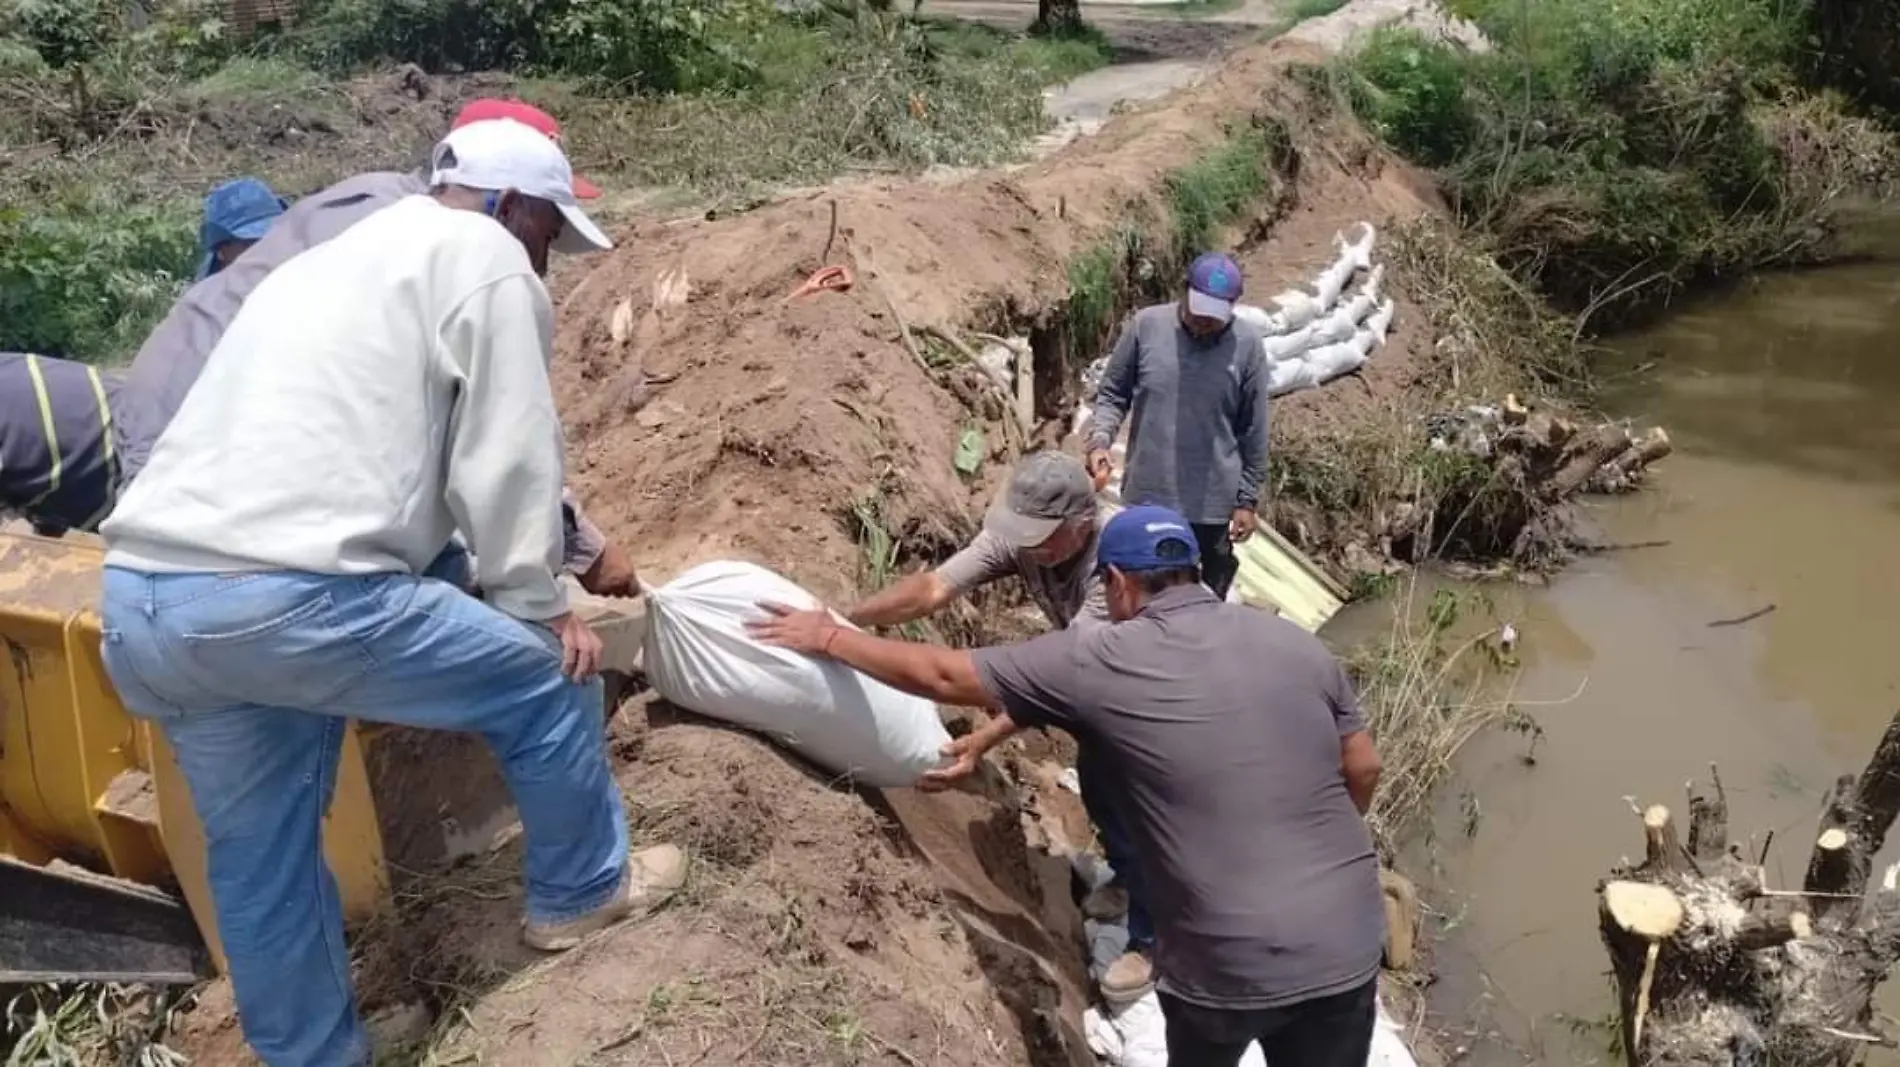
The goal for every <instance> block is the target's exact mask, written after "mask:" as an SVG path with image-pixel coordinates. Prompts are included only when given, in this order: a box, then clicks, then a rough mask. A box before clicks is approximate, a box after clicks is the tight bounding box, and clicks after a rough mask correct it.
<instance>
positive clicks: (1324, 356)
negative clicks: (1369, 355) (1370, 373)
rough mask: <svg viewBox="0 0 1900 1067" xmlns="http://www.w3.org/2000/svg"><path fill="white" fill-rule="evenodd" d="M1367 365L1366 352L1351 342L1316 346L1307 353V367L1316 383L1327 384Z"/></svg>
mask: <svg viewBox="0 0 1900 1067" xmlns="http://www.w3.org/2000/svg"><path fill="white" fill-rule="evenodd" d="M1365 365H1366V354H1365V353H1364V352H1361V351H1359V349H1358V348H1357V347H1355V346H1354V345H1353V344H1352V343H1351V342H1347V343H1345V344H1338V345H1327V346H1326V347H1324V348H1315V349H1313V350H1312V351H1311V352H1308V353H1307V354H1306V369H1307V370H1308V371H1309V372H1310V373H1311V374H1312V376H1313V382H1314V384H1316V385H1325V384H1326V383H1327V382H1330V381H1332V380H1333V379H1334V378H1338V377H1340V376H1341V375H1346V374H1351V373H1352V372H1353V371H1356V370H1358V369H1359V368H1360V367H1363V366H1365Z"/></svg>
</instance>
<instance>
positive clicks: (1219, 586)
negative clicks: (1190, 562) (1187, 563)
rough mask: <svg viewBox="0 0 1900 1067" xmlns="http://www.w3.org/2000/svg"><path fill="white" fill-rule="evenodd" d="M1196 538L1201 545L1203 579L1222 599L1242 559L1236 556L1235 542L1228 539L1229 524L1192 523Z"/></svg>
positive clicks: (1225, 596)
mask: <svg viewBox="0 0 1900 1067" xmlns="http://www.w3.org/2000/svg"><path fill="white" fill-rule="evenodd" d="M1191 525H1192V527H1193V529H1194V540H1195V542H1196V543H1198V544H1199V545H1200V546H1201V581H1203V582H1206V583H1207V587H1208V588H1209V589H1212V590H1213V591H1214V595H1215V596H1217V597H1220V598H1221V599H1222V600H1226V599H1227V590H1228V587H1230V586H1232V585H1233V584H1234V575H1235V574H1238V573H1239V572H1240V560H1238V559H1236V558H1235V557H1234V543H1233V542H1232V541H1229V540H1228V539H1227V524H1226V523H1224V522H1218V523H1206V524H1202V523H1198V522H1197V523H1192V524H1191Z"/></svg>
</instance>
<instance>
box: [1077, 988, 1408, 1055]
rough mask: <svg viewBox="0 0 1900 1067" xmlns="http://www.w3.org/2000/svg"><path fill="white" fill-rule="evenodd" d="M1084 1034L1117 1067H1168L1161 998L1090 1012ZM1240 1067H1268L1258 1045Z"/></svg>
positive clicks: (1084, 1020)
mask: <svg viewBox="0 0 1900 1067" xmlns="http://www.w3.org/2000/svg"><path fill="white" fill-rule="evenodd" d="M1082 1033H1083V1034H1084V1035H1085V1037H1086V1038H1087V1040H1088V1043H1089V1047H1090V1048H1091V1049H1093V1050H1095V1054H1096V1055H1098V1056H1101V1057H1102V1059H1103V1061H1104V1062H1106V1063H1109V1064H1112V1065H1114V1067H1168V1024H1167V1021H1166V1020H1165V1019H1164V1018H1163V1017H1162V1015H1161V998H1160V997H1158V996H1156V995H1155V994H1153V993H1149V994H1148V995H1147V996H1144V997H1142V998H1141V999H1140V1000H1137V1001H1135V1002H1134V1003H1132V1004H1129V1005H1127V1006H1126V1007H1121V1008H1116V1007H1106V1008H1090V1009H1088V1010H1087V1011H1085V1012H1083V1013H1082ZM1375 1036H1376V1035H1375ZM1240 1067H1267V1058H1266V1057H1265V1056H1263V1055H1261V1053H1260V1046H1259V1045H1258V1044H1252V1045H1248V1046H1247V1051H1246V1052H1245V1053H1244V1054H1243V1055H1242V1056H1241V1057H1240Z"/></svg>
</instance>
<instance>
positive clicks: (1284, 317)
mask: <svg viewBox="0 0 1900 1067" xmlns="http://www.w3.org/2000/svg"><path fill="white" fill-rule="evenodd" d="M1375 239H1376V233H1375V231H1374V230H1373V228H1372V224H1371V223H1369V222H1362V223H1360V224H1359V236H1358V238H1357V239H1355V240H1352V241H1348V240H1347V239H1346V237H1345V235H1344V234H1340V235H1337V236H1335V237H1334V238H1333V244H1334V247H1336V248H1337V249H1338V250H1339V256H1338V258H1337V259H1335V260H1333V262H1332V263H1331V264H1329V265H1327V267H1326V269H1325V270H1322V271H1321V272H1320V274H1319V277H1318V278H1316V279H1315V280H1314V282H1313V292H1311V293H1308V292H1306V291H1305V290H1303V289H1288V290H1287V291H1286V292H1284V293H1281V294H1280V295H1278V296H1276V297H1274V298H1273V301H1272V303H1273V306H1274V310H1272V311H1268V310H1266V309H1264V308H1258V307H1254V306H1253V305H1251V304H1241V305H1239V306H1238V307H1236V308H1235V309H1234V317H1235V318H1237V319H1239V320H1240V321H1242V322H1245V323H1247V324H1248V325H1250V326H1252V327H1253V328H1254V329H1256V330H1258V331H1260V334H1261V341H1260V351H1261V355H1262V356H1263V357H1264V358H1265V359H1266V361H1267V365H1268V367H1269V368H1270V374H1271V379H1270V383H1271V384H1270V385H1269V390H1270V391H1271V393H1272V394H1273V395H1274V396H1285V395H1286V394H1288V393H1294V392H1298V391H1300V390H1302V389H1316V388H1318V387H1319V386H1322V385H1325V384H1326V383H1327V382H1330V381H1332V380H1333V379H1334V378H1338V377H1340V376H1341V375H1345V374H1351V373H1352V372H1354V371H1356V370H1358V369H1359V368H1360V367H1363V366H1365V364H1366V360H1367V359H1368V358H1370V356H1371V354H1372V350H1373V349H1375V348H1377V347H1379V346H1380V345H1382V344H1384V343H1385V337H1386V333H1387V332H1388V331H1389V330H1390V329H1391V328H1392V314H1393V303H1392V298H1391V297H1388V296H1385V295H1384V294H1383V293H1382V292H1381V291H1380V288H1381V286H1382V285H1383V284H1384V282H1385V267H1384V266H1383V265H1381V266H1374V265H1373V263H1372V245H1373V242H1374V240H1375ZM1360 274H1364V275H1365V280H1364V282H1363V283H1362V284H1361V285H1360V286H1359V289H1358V291H1357V292H1356V293H1354V294H1353V295H1352V296H1351V297H1350V298H1347V297H1346V296H1345V293H1346V286H1347V285H1348V284H1350V283H1351V282H1352V280H1353V278H1354V277H1355V276H1358V275H1360Z"/></svg>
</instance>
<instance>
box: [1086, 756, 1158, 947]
mask: <svg viewBox="0 0 1900 1067" xmlns="http://www.w3.org/2000/svg"><path fill="white" fill-rule="evenodd" d="M1075 777H1076V779H1077V780H1078V781H1079V782H1080V784H1081V786H1082V807H1084V808H1085V809H1087V810H1088V813H1089V821H1091V822H1093V823H1094V824H1095V830H1096V832H1097V833H1098V834H1099V835H1100V836H1101V839H1102V858H1103V859H1105V860H1107V861H1108V865H1109V866H1110V867H1113V868H1114V869H1115V881H1114V883H1113V884H1114V885H1119V886H1121V887H1122V889H1123V890H1125V891H1126V892H1127V893H1128V947H1129V949H1130V950H1146V949H1147V948H1148V947H1149V946H1150V945H1153V944H1154V940H1155V925H1154V920H1153V919H1152V918H1150V917H1149V913H1148V887H1147V884H1146V883H1145V882H1143V881H1142V877H1141V861H1140V859H1139V857H1137V856H1136V855H1135V842H1134V839H1133V838H1131V837H1129V835H1128V827H1127V826H1126V825H1124V823H1123V821H1122V817H1121V809H1120V808H1119V807H1118V806H1117V805H1116V799H1117V798H1118V797H1119V796H1120V795H1121V788H1120V786H1121V783H1120V782H1117V781H1115V780H1114V776H1113V775H1112V774H1111V773H1109V772H1108V771H1107V770H1106V769H1105V768H1104V766H1103V760H1102V756H1101V754H1100V753H1099V752H1096V751H1095V749H1094V747H1093V746H1092V745H1090V744H1088V743H1087V742H1085V741H1083V740H1081V739H1080V738H1077V739H1076V753H1075Z"/></svg>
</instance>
